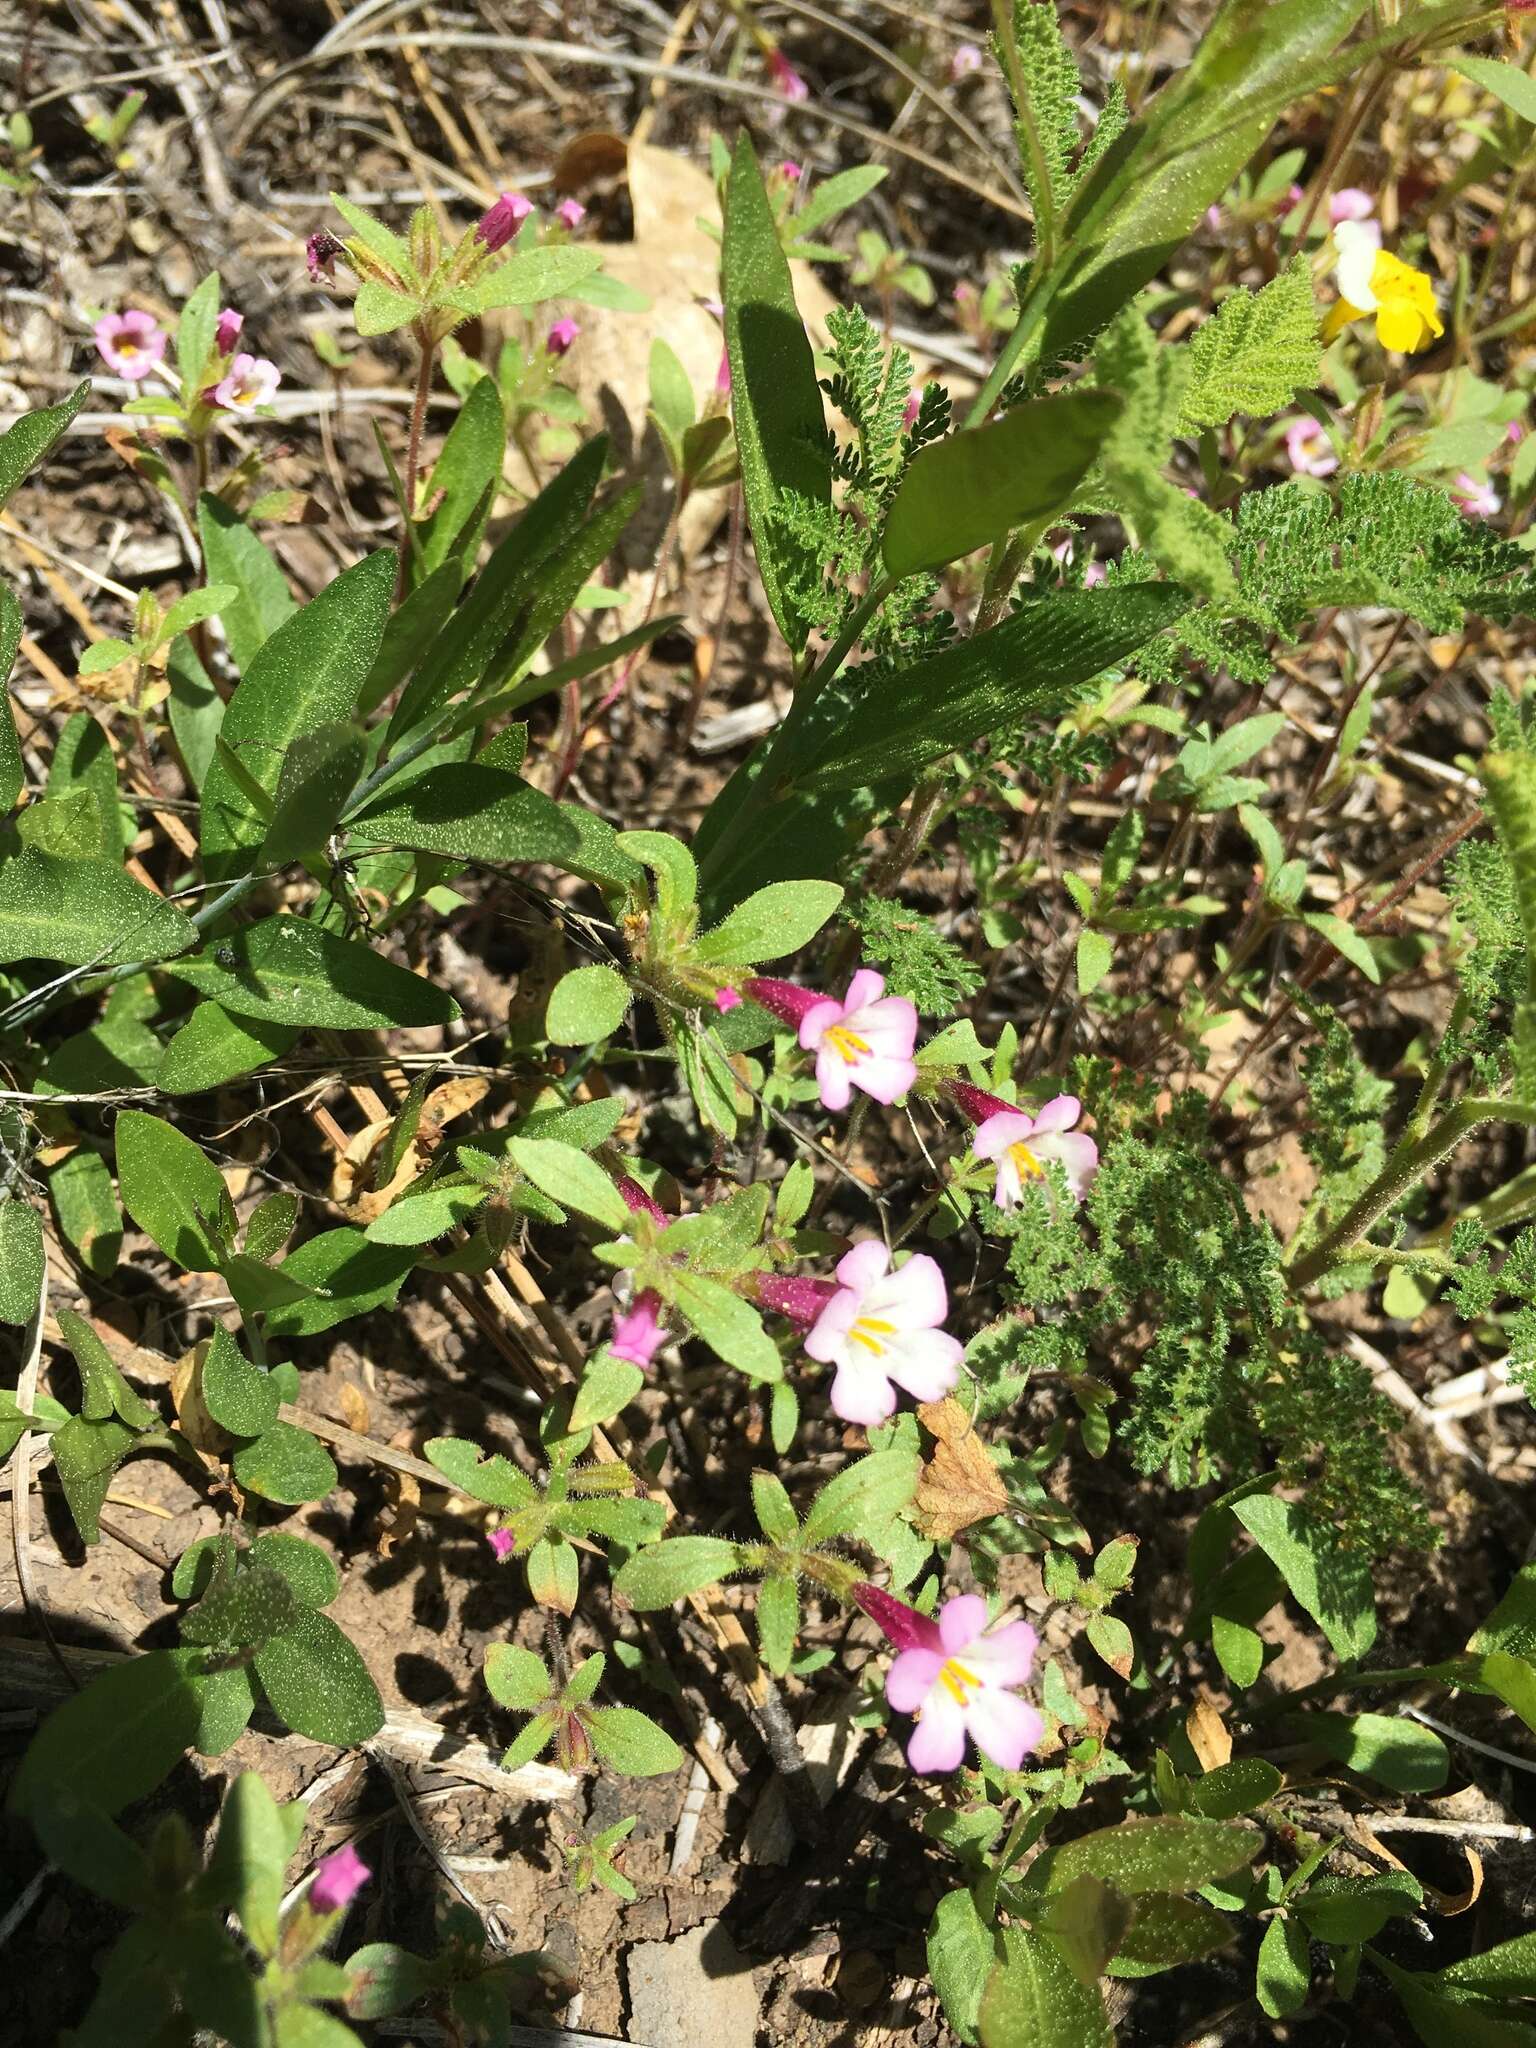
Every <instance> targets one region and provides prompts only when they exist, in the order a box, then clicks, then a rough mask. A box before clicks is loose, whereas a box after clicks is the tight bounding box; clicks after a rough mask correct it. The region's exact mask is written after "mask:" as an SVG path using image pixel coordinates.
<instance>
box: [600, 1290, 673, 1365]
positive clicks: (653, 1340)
mask: <svg viewBox="0 0 1536 2048" xmlns="http://www.w3.org/2000/svg"><path fill="white" fill-rule="evenodd" d="M660 1307H661V1296H660V1295H659V1294H658V1293H657V1292H656V1290H655V1289H654V1288H652V1287H647V1288H644V1289H642V1291H641V1292H640V1293H639V1294H637V1295H636V1296H635V1298H634V1300H633V1301H632V1302H631V1303H630V1305H629V1307H628V1308H627V1309H624V1310H622V1311H621V1312H620V1313H619V1314H618V1315H616V1316H615V1317H614V1319H613V1335H612V1336H611V1337H610V1338H609V1339H608V1350H609V1352H610V1354H611V1355H612V1356H613V1357H614V1358H624V1359H627V1360H628V1361H629V1363H630V1364H631V1365H638V1366H639V1367H640V1369H641V1371H642V1372H643V1371H645V1370H646V1369H647V1368H648V1367H649V1365H650V1363H651V1360H652V1359H653V1358H654V1357H655V1356H656V1353H657V1352H658V1351H659V1350H660V1349H661V1347H662V1345H663V1344H664V1343H665V1342H666V1341H667V1332H666V1327H665V1325H664V1324H663V1323H662V1320H661V1317H660V1316H659V1315H658V1313H657V1311H658V1310H659V1309H660Z"/></svg>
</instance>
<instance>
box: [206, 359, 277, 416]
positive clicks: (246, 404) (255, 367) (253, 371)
mask: <svg viewBox="0 0 1536 2048" xmlns="http://www.w3.org/2000/svg"><path fill="white" fill-rule="evenodd" d="M282 380H283V373H282V371H281V370H280V369H279V368H278V367H277V365H276V363H269V362H268V361H267V359H266V357H265V356H250V355H238V356H236V357H235V360H234V361H233V362H232V363H231V364H230V366H229V368H228V370H227V371H226V372H225V374H224V375H223V376H222V377H221V378H220V379H219V381H218V383H217V384H215V385H214V387H213V402H214V404H215V405H222V406H223V407H224V408H225V410H226V411H228V412H255V410H256V408H257V407H258V406H261V405H270V404H271V403H272V398H273V394H274V393H275V392H276V390H277V387H278V385H279V384H280V383H281V382H282Z"/></svg>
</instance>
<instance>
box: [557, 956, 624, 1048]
mask: <svg viewBox="0 0 1536 2048" xmlns="http://www.w3.org/2000/svg"><path fill="white" fill-rule="evenodd" d="M632 1000H633V998H632V997H631V995H630V990H629V983H628V982H627V981H626V980H625V979H624V977H623V975H622V974H619V973H616V972H615V970H614V969H613V968H611V967H601V966H597V967H576V968H573V969H572V970H571V972H570V973H569V974H563V975H562V976H561V977H560V979H559V980H558V981H557V982H556V983H555V986H554V989H553V991H552V992H551V994H550V998H549V1008H548V1010H547V1012H546V1013H545V1018H544V1035H545V1036H546V1038H548V1040H549V1041H550V1043H551V1045H595V1044H596V1043H597V1041H598V1040H599V1039H601V1038H611V1037H612V1035H613V1034H614V1032H615V1031H617V1030H618V1028H619V1026H620V1025H621V1024H622V1023H623V1022H624V1019H625V1017H626V1016H627V1015H628V1014H629V1006H630V1003H631V1001H632Z"/></svg>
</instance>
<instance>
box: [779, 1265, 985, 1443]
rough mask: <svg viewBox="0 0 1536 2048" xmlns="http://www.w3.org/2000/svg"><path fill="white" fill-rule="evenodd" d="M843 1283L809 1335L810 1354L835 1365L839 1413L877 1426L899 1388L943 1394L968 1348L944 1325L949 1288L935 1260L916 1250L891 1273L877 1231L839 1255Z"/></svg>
mask: <svg viewBox="0 0 1536 2048" xmlns="http://www.w3.org/2000/svg"><path fill="white" fill-rule="evenodd" d="M837 1283H838V1284H837V1292H836V1293H835V1294H834V1295H833V1297H832V1299H831V1300H830V1301H829V1302H828V1303H827V1305H826V1307H825V1308H824V1309H823V1310H822V1311H821V1314H820V1315H819V1316H818V1317H817V1318H816V1321H815V1323H814V1324H813V1326H812V1328H811V1330H810V1333H809V1335H808V1336H807V1337H806V1340H805V1348H806V1350H807V1352H808V1353H809V1354H810V1356H811V1357H812V1358H814V1359H817V1360H819V1361H820V1363H821V1364H823V1365H835V1366H836V1367H837V1376H836V1378H835V1379H834V1380H833V1382H832V1411H833V1413H834V1414H835V1415H839V1416H841V1417H842V1419H843V1421H844V1422H859V1423H862V1424H863V1425H864V1426H865V1428H866V1429H871V1428H873V1427H874V1425H875V1424H876V1423H879V1422H885V1421H888V1420H889V1418H890V1417H891V1416H892V1415H894V1414H895V1412H896V1388H897V1387H900V1388H901V1389H902V1390H903V1392H905V1393H908V1394H911V1395H912V1396H913V1398H914V1399H915V1400H918V1401H942V1400H943V1398H944V1396H945V1395H946V1394H948V1393H950V1392H951V1391H952V1390H953V1388H954V1387H955V1385H956V1383H957V1382H958V1380H959V1378H960V1361H961V1359H962V1358H963V1356H964V1355H965V1351H964V1346H963V1345H962V1344H961V1342H960V1340H959V1338H958V1337H951V1336H950V1334H949V1332H948V1331H947V1330H945V1329H943V1328H941V1327H940V1326H941V1324H942V1323H943V1321H944V1318H945V1316H946V1315H948V1313H949V1293H948V1290H947V1289H946V1287H945V1285H944V1275H943V1274H942V1273H941V1272H940V1270H939V1268H938V1265H937V1262H936V1261H935V1260H933V1259H931V1258H929V1256H928V1254H927V1253H926V1252H916V1253H914V1254H913V1256H912V1257H911V1258H910V1259H908V1260H907V1263H906V1264H905V1265H904V1266H901V1267H899V1268H898V1269H897V1270H896V1271H895V1272H892V1271H891V1254H890V1252H889V1250H888V1249H887V1247H886V1246H885V1245H883V1244H882V1243H881V1242H880V1240H879V1238H877V1237H872V1238H868V1239H866V1240H865V1242H864V1243H863V1244H856V1245H855V1246H854V1248H853V1250H852V1251H851V1252H846V1253H845V1254H844V1255H843V1257H842V1258H841V1259H839V1260H838V1262H837Z"/></svg>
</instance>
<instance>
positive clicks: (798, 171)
mask: <svg viewBox="0 0 1536 2048" xmlns="http://www.w3.org/2000/svg"><path fill="white" fill-rule="evenodd" d="M779 176H780V177H781V178H782V179H783V180H784V182H785V184H786V185H798V184H799V182H800V180H801V179H802V178H803V177H804V176H805V166H804V165H803V164H797V163H796V162H795V160H794V158H793V157H788V156H787V157H785V159H784V161H783V163H781V164H780V165H779Z"/></svg>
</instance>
